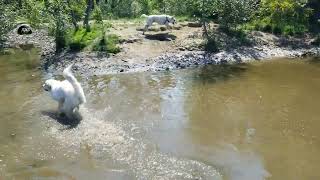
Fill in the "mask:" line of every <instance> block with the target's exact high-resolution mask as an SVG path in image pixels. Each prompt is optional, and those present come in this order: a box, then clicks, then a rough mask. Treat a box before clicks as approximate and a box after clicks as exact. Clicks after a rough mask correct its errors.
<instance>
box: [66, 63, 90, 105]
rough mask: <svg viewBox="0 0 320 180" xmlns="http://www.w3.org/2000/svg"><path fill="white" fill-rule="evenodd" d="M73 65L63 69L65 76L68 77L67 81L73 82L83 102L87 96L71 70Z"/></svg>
mask: <svg viewBox="0 0 320 180" xmlns="http://www.w3.org/2000/svg"><path fill="white" fill-rule="evenodd" d="M71 68H72V65H69V66H68V67H67V68H66V69H65V70H63V77H64V78H66V80H67V81H69V82H70V83H71V85H72V86H73V88H74V90H75V93H76V94H77V96H78V98H79V100H80V103H81V104H83V103H85V102H86V97H85V96H84V92H83V89H82V87H81V85H80V83H79V82H78V81H77V79H76V78H75V77H74V76H73V74H72V72H71Z"/></svg>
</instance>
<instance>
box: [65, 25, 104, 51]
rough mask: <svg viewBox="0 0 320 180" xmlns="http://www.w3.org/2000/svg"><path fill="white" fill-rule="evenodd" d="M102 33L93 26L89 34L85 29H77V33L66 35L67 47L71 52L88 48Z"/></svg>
mask: <svg viewBox="0 0 320 180" xmlns="http://www.w3.org/2000/svg"><path fill="white" fill-rule="evenodd" d="M101 34H102V31H101V30H100V29H99V28H98V27H96V26H94V27H92V28H91V30H90V31H89V32H87V31H86V29H85V28H82V27H81V28H79V29H78V30H77V31H72V32H69V33H68V37H67V39H68V40H67V41H68V47H69V49H70V50H71V51H80V50H82V49H83V48H85V47H87V46H89V45H90V44H91V43H92V42H93V41H94V40H95V39H97V38H98V37H99V36H101Z"/></svg>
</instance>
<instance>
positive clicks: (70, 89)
mask: <svg viewBox="0 0 320 180" xmlns="http://www.w3.org/2000/svg"><path fill="white" fill-rule="evenodd" d="M71 68H72V65H70V66H68V67H67V68H66V69H65V70H64V71H63V77H64V78H65V79H66V80H64V81H58V80H55V79H49V80H46V81H45V83H44V84H43V89H44V90H45V91H48V92H50V95H51V97H52V98H53V99H54V100H56V101H58V103H59V106H58V113H59V116H61V115H62V114H65V115H66V116H67V117H68V118H73V117H74V114H75V113H76V112H79V106H80V105H81V104H83V103H85V102H86V97H85V96H84V92H83V89H82V87H81V85H80V83H79V82H78V81H77V79H76V78H75V77H74V76H73V74H72V72H71Z"/></svg>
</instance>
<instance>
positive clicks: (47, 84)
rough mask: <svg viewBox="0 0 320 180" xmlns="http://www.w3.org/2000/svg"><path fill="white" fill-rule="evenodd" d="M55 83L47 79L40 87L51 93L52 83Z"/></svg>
mask: <svg viewBox="0 0 320 180" xmlns="http://www.w3.org/2000/svg"><path fill="white" fill-rule="evenodd" d="M55 81H56V80H54V79H48V80H46V81H45V82H44V84H43V85H42V87H43V89H44V90H45V91H49V92H50V91H51V89H52V86H53V85H54V83H55Z"/></svg>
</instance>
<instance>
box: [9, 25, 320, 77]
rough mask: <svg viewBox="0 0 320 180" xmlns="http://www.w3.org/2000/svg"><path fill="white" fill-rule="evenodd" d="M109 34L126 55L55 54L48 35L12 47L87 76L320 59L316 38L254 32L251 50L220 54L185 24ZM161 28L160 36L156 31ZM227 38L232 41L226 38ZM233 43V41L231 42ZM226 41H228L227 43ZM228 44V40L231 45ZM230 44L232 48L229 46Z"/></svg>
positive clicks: (16, 38) (51, 68) (49, 66)
mask: <svg viewBox="0 0 320 180" xmlns="http://www.w3.org/2000/svg"><path fill="white" fill-rule="evenodd" d="M113 24H114V25H113V27H112V28H111V29H110V30H109V32H107V33H112V34H117V35H118V36H120V38H121V39H122V41H121V44H120V47H121V52H120V53H118V54H115V55H107V54H105V53H96V52H87V51H84V52H63V53H59V54H55V53H54V50H55V45H54V39H53V38H52V37H50V36H48V33H47V32H46V31H45V30H34V32H33V33H32V34H30V35H17V34H16V30H14V31H12V32H11V33H9V35H8V42H7V44H6V46H7V47H18V48H22V49H23V48H26V47H33V46H34V47H38V48H40V49H41V59H42V63H41V64H42V69H44V70H45V71H46V72H49V73H53V74H59V73H61V71H62V69H63V68H65V67H66V66H67V65H68V64H70V63H73V64H74V65H75V70H77V71H78V72H79V74H81V75H82V76H85V77H86V76H93V75H104V74H114V73H130V72H144V71H163V70H174V69H184V68H188V67H196V66H203V65H207V64H220V63H240V62H247V61H252V60H261V59H271V58H275V57H288V58H297V57H306V56H319V55H320V48H319V47H316V46H312V45H311V41H312V38H308V37H303V38H300V39H299V38H285V37H278V36H275V35H271V34H267V33H262V32H251V33H250V34H249V35H248V40H249V41H250V42H252V43H251V45H250V46H237V45H234V44H235V43H234V42H233V41H232V40H231V41H230V42H227V45H225V47H224V48H223V49H224V50H222V51H220V52H218V53H208V52H205V51H202V50H201V48H200V46H201V44H202V43H203V38H202V37H201V28H200V27H189V26H188V25H186V23H184V24H183V23H181V26H177V27H176V28H174V29H173V30H170V31H169V30H165V31H161V30H160V29H161V27H156V28H155V30H154V31H151V32H148V33H147V35H145V36H144V35H142V33H141V31H138V30H139V28H140V27H141V24H139V23H126V22H120V21H117V22H114V23H113ZM157 28H159V31H157ZM225 39H228V38H227V37H226V38H225ZM231 39H232V38H231ZM222 41H224V40H222ZM226 41H228V40H226ZM228 43H229V44H228Z"/></svg>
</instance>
